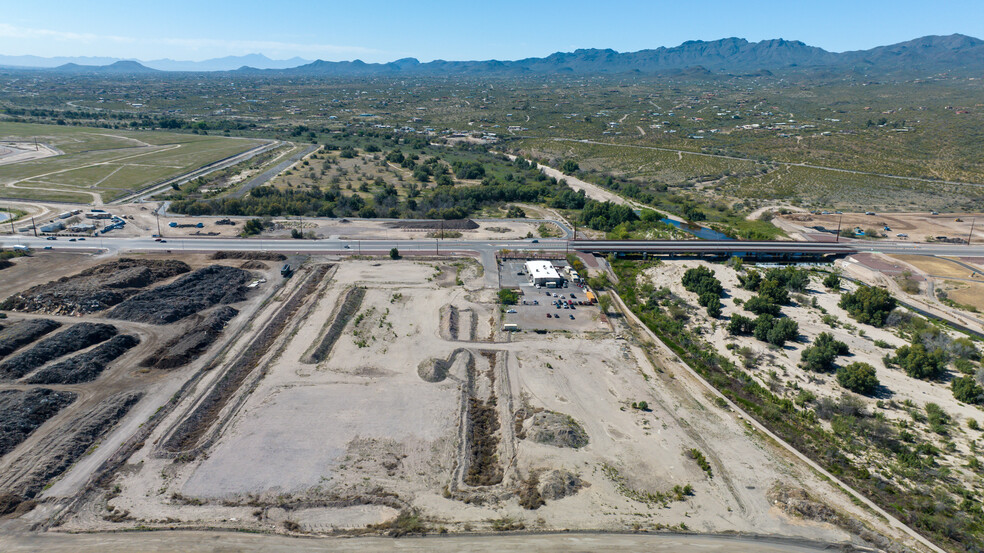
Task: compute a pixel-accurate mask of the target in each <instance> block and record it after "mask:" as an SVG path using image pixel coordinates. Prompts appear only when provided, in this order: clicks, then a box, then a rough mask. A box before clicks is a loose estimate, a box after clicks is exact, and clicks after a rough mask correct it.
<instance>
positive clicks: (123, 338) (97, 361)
mask: <svg viewBox="0 0 984 553" xmlns="http://www.w3.org/2000/svg"><path fill="white" fill-rule="evenodd" d="M139 343H140V338H137V337H136V336H131V335H129V334H121V335H119V336H113V337H112V338H111V339H110V340H109V341H108V342H106V343H105V344H101V345H99V346H97V347H96V348H94V349H93V350H91V351H87V352H85V353H80V354H78V355H76V356H74V357H69V358H68V359H66V360H64V361H59V362H58V363H55V364H54V365H50V366H47V367H45V368H43V369H41V370H40V371H38V372H36V373H34V374H33V375H31V376H30V377H29V378H28V379H27V382H29V383H31V384H81V383H82V382H89V381H91V380H95V379H96V378H97V377H98V376H99V375H100V374H101V373H102V372H103V370H105V369H106V367H107V366H108V365H109V364H110V363H112V362H113V360H114V359H116V358H117V357H119V356H121V355H123V354H124V353H126V352H127V351H129V350H130V348H132V347H134V346H136V345H137V344H139Z"/></svg>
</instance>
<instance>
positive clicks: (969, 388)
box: [951, 376, 984, 404]
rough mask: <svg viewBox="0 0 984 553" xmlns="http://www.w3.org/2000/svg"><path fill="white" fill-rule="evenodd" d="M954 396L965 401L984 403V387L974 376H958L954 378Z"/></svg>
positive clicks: (952, 385)
mask: <svg viewBox="0 0 984 553" xmlns="http://www.w3.org/2000/svg"><path fill="white" fill-rule="evenodd" d="M951 387H952V388H953V397H954V398H956V399H957V401H962V402H964V403H972V404H980V403H984V389H982V388H981V387H980V386H979V385H978V384H977V382H975V381H974V377H972V376H958V377H957V378H954V379H953V384H951Z"/></svg>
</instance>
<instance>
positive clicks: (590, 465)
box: [62, 260, 866, 542]
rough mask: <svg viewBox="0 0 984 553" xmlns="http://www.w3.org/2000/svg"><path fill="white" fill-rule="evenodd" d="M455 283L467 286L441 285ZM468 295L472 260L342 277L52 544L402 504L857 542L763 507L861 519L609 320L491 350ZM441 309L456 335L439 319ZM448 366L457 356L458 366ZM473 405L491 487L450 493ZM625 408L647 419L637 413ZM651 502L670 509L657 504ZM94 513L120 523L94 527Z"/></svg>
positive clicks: (489, 326)
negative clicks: (223, 412)
mask: <svg viewBox="0 0 984 553" xmlns="http://www.w3.org/2000/svg"><path fill="white" fill-rule="evenodd" d="M456 274H457V275H458V276H459V277H460V278H461V279H462V281H463V282H464V284H463V285H457V284H455V279H456ZM356 284H357V285H359V286H363V287H365V288H366V293H365V297H364V299H363V300H362V303H361V305H360V306H359V308H358V310H357V313H355V314H354V316H353V317H352V319H351V320H350V321H349V322H348V323H347V324H346V326H345V328H344V331H343V333H342V334H341V336H340V338H339V339H338V341H337V342H336V343H335V345H334V348H333V349H332V350H331V354H330V355H329V356H328V357H327V358H326V359H325V360H324V361H322V362H320V363H314V364H308V363H305V362H303V359H305V358H306V354H307V353H308V352H310V351H311V349H312V348H313V347H314V346H315V345H316V344H317V343H319V341H320V337H321V335H322V333H323V332H324V331H325V329H326V328H327V327H328V325H329V324H330V322H331V321H332V320H333V319H334V317H335V316H336V315H337V306H338V305H339V303H340V302H339V300H340V298H342V297H343V296H344V295H345V292H346V291H347V290H348V289H349V288H350V287H351V286H353V285H356ZM482 284H483V282H482V278H481V277H480V276H479V274H478V271H477V270H476V269H475V268H473V267H472V265H470V264H469V265H466V266H463V267H461V270H460V272H459V270H458V269H457V268H454V267H435V266H434V265H432V264H428V263H421V262H414V261H409V260H406V261H399V262H391V261H385V262H383V261H380V262H374V261H346V262H345V263H342V264H339V265H338V267H337V269H336V272H335V273H334V274H333V276H332V277H331V279H330V281H329V283H328V284H327V285H326V287H325V288H324V289H322V290H320V291H319V292H317V294H316V299H315V300H312V301H311V302H310V304H309V305H308V306H307V307H305V308H302V310H301V311H300V312H299V313H300V315H299V317H298V318H299V320H298V321H297V326H296V327H289V328H288V330H285V333H286V334H287V336H285V338H284V342H283V347H282V349H279V350H278V352H279V353H277V354H276V355H275V356H274V357H271V362H270V364H269V365H267V369H266V372H265V375H264V376H263V378H262V380H260V381H259V382H258V384H257V386H256V388H255V389H254V390H253V391H252V393H250V395H249V396H248V397H246V400H245V402H244V403H243V404H242V406H241V407H238V408H236V410H235V411H234V414H233V417H232V419H231V421H230V422H229V423H228V425H227V426H225V427H224V430H223V431H222V433H221V437H220V439H219V440H218V441H217V442H215V443H214V444H213V445H212V446H210V447H209V448H208V449H207V451H206V452H205V454H204V455H201V456H199V457H196V458H195V459H194V460H190V461H189V460H183V461H181V460H179V461H177V462H175V461H172V460H171V459H165V458H160V457H157V456H155V455H153V454H152V450H153V446H152V445H151V444H152V442H154V441H157V440H159V439H160V437H161V433H162V432H164V431H165V430H166V429H167V428H170V427H171V425H172V422H170V421H173V420H177V419H178V418H180V417H181V416H182V412H183V410H182V407H181V406H179V408H178V409H176V410H175V412H174V414H173V416H172V417H171V419H169V421H165V422H164V423H163V424H162V425H161V426H160V428H159V429H158V430H156V431H155V432H154V433H153V434H152V435H151V436H150V437H149V438H148V440H147V445H145V446H144V448H143V449H141V450H139V451H138V452H137V453H136V454H135V455H134V456H133V457H132V458H131V459H130V460H129V462H128V464H127V467H126V468H125V469H124V470H122V471H120V473H119V474H118V475H117V477H116V479H115V481H114V486H115V487H116V488H117V490H118V492H119V493H118V495H116V494H115V492H114V497H112V498H109V499H108V503H103V502H102V501H100V500H96V501H93V502H90V503H89V504H88V506H87V507H86V508H84V509H81V510H79V511H77V512H76V513H74V514H72V515H71V516H70V517H68V519H67V520H66V521H65V524H64V526H63V527H62V528H63V529H66V530H83V529H90V530H91V529H106V530H108V529H119V528H127V527H132V526H134V525H137V524H141V525H149V526H151V527H154V526H158V525H165V526H169V527H200V526H203V525H204V526H210V527H225V528H246V529H253V530H264V531H284V528H285V527H286V526H285V524H286V522H285V521H289V522H290V524H291V525H296V526H291V527H292V528H295V529H296V530H298V531H300V532H304V533H315V534H323V533H330V532H333V531H338V530H345V529H349V530H355V529H360V528H364V527H365V525H366V524H376V523H382V522H385V521H387V520H390V519H392V518H393V517H394V516H395V515H396V513H397V512H398V511H399V510H400V509H403V508H407V507H416V508H419V509H420V510H421V512H422V513H423V514H424V516H425V517H426V519H427V520H428V521H429V523H430V524H433V525H435V526H443V527H446V528H448V529H449V530H451V531H467V530H473V531H474V530H489V529H491V526H492V523H493V521H495V520H500V521H501V520H509V521H511V522H514V523H522V525H523V526H524V527H525V528H526V529H535V530H547V531H549V530H561V529H565V528H580V529H588V528H590V529H599V530H631V529H634V528H650V529H652V528H669V527H677V528H680V527H681V524H682V525H685V526H686V527H687V528H689V529H692V530H695V531H699V532H739V533H748V532H752V533H762V534H770V535H783V536H796V537H802V538H809V539H819V540H827V541H833V542H845V541H850V540H851V539H852V538H851V537H850V536H849V535H848V534H847V533H846V532H844V531H843V530H841V529H838V528H835V527H832V526H830V525H827V524H820V523H813V522H809V521H803V520H797V519H792V518H789V517H788V516H786V515H784V514H783V513H782V512H781V511H779V510H778V509H777V508H776V507H774V506H773V505H772V504H771V503H770V501H769V500H768V498H767V497H766V494H767V492H768V490H769V489H770V488H771V487H772V486H774V485H776V484H777V483H782V484H784V485H787V486H790V487H801V488H805V489H809V490H811V493H817V492H819V493H821V494H822V496H824V497H826V498H827V499H828V500H832V501H833V504H834V505H836V506H837V508H839V509H843V510H844V511H845V512H849V513H852V516H861V517H866V515H864V514H863V513H862V512H860V511H858V510H857V508H856V507H854V506H853V504H851V503H850V502H849V501H847V500H846V499H844V498H843V497H842V496H840V495H839V494H838V493H837V492H835V491H833V490H832V489H830V488H829V487H828V486H827V484H825V483H824V482H822V481H820V480H819V479H818V478H817V477H815V476H813V475H812V473H811V472H810V471H808V470H804V469H803V468H801V467H800V466H799V465H797V464H796V463H791V462H790V460H789V459H787V458H786V456H785V455H783V454H781V453H778V452H777V450H775V449H774V448H773V447H772V446H771V445H770V444H769V443H768V442H766V441H764V440H762V439H761V438H759V437H758V435H757V434H755V433H753V432H750V431H749V430H748V429H747V428H746V426H745V423H744V422H743V421H742V420H739V419H738V418H736V417H734V416H733V414H731V413H729V412H728V411H726V410H722V409H721V408H719V407H717V406H716V405H715V404H714V403H713V402H711V401H710V400H709V399H708V397H707V396H706V395H705V393H703V392H700V391H699V389H697V388H694V387H693V386H691V385H690V384H687V383H686V382H684V381H682V380H680V379H678V378H677V376H676V375H674V374H673V371H672V370H669V369H667V368H666V367H664V366H662V365H661V364H660V365H654V364H653V361H652V360H650V359H649V357H647V354H646V353H645V352H644V348H646V347H647V346H646V344H645V343H643V342H641V341H640V340H639V339H638V338H636V336H635V334H634V332H633V331H632V329H631V328H629V327H628V326H626V325H625V323H624V322H619V321H616V323H615V325H616V326H615V327H614V328H615V332H614V333H612V332H597V331H590V332H573V331H566V332H551V333H546V334H537V333H532V332H531V333H510V334H508V335H504V334H501V333H499V332H498V331H496V330H495V329H497V328H498V327H499V326H500V324H501V322H500V315H499V313H498V308H497V307H496V306H495V305H494V304H492V303H491V302H492V300H493V297H494V290H490V289H484V288H482ZM287 296H288V294H287V293H284V294H283V295H281V296H280V301H285V300H286V298H287ZM452 306H453V307H454V309H455V310H456V311H457V313H458V315H457V316H456V317H457V318H456V319H454V318H449V315H448V313H449V310H450V309H451V307H452ZM267 309H272V307H267ZM259 317H261V318H262V317H263V315H259ZM452 320H457V321H458V323H457V339H454V338H453V337H452V334H453V333H452V332H451V327H450V326H449V325H451V321H452ZM244 339H245V338H244ZM234 349H235V348H234ZM458 351H463V352H465V353H466V354H461V355H459V356H455V352H458ZM467 354H470V357H469V355H467ZM468 358H471V359H473V360H474V368H473V369H471V368H469V367H468V363H467V361H466V360H467V359H468ZM434 359H444V360H451V365H450V368H449V370H448V375H447V377H446V378H445V379H443V380H440V379H438V380H437V381H425V380H424V379H423V378H422V376H421V374H422V373H420V371H421V370H422V367H428V366H430V365H429V364H432V363H433V361H434ZM205 385H207V381H205V380H203V381H202V386H203V387H204V386H205ZM469 394H476V395H477V396H476V397H483V398H490V397H491V396H492V395H493V394H494V395H495V396H496V402H495V404H494V405H495V410H496V412H497V414H498V417H499V421H500V423H501V424H500V428H499V430H498V433H497V435H498V436H499V440H500V441H499V445H498V447H497V452H498V456H497V463H498V464H499V466H500V468H501V470H502V473H503V481H502V483H500V484H493V485H489V486H469V485H467V484H465V483H464V481H463V480H462V479H461V474H462V470H463V464H462V463H463V462H464V459H465V457H466V455H467V447H466V445H465V442H463V441H462V436H463V435H464V434H462V432H463V428H464V426H463V424H464V423H463V417H465V414H464V413H465V411H463V405H465V403H463V402H464V399H465V398H466V397H467V396H468V395H469ZM640 400H645V401H647V402H648V404H649V406H650V409H651V410H649V411H640V410H638V409H634V408H632V406H631V404H632V403H633V402H637V401H640ZM189 402H193V399H189V400H187V401H186V402H183V404H185V403H188V404H190V403H189ZM539 410H547V411H554V412H557V413H561V414H564V415H569V416H570V417H572V418H573V419H574V420H575V421H577V422H578V423H579V424H580V425H581V426H582V427H583V428H584V430H585V431H586V433H587V435H588V437H589V443H588V445H586V446H584V447H581V448H580V449H570V448H564V447H557V446H553V445H546V444H541V443H536V442H534V441H532V440H531V439H529V438H528V437H526V438H524V437H523V435H522V433H521V432H520V429H524V428H525V429H528V427H529V425H530V424H531V422H530V421H526V422H523V419H524V416H522V415H520V417H519V424H518V425H517V424H515V423H514V421H515V420H516V418H515V416H516V414H517V413H524V412H525V413H527V414H529V413H532V412H534V411H539ZM531 420H532V419H531ZM690 448H697V449H699V450H701V451H702V452H703V453H704V454H705V455H706V456H707V458H708V460H709V462H710V463H711V466H712V469H713V477H709V476H708V475H707V474H706V473H704V471H703V470H701V468H700V467H699V466H698V465H697V464H696V463H695V462H694V461H693V460H692V459H690V458H688V457H687V456H686V455H685V452H686V451H687V450H689V449H690ZM555 470H564V471H568V472H569V473H571V474H573V475H576V476H577V477H578V478H580V479H581V480H582V482H583V487H582V488H581V489H580V490H579V491H576V492H575V493H573V495H569V496H567V497H564V498H561V499H557V500H549V501H547V503H546V505H544V506H542V507H540V508H539V509H537V510H533V511H530V510H526V509H524V508H522V507H520V505H519V504H518V503H517V499H516V495H515V494H516V491H517V489H518V488H520V487H521V486H522V483H523V481H524V480H525V479H527V478H528V477H530V475H532V474H541V475H545V474H547V473H548V472H549V471H555ZM687 484H689V485H691V486H692V488H693V495H691V496H682V497H680V498H675V497H674V494H673V492H672V489H673V487H674V486H681V487H682V486H684V485H687ZM646 494H651V495H649V496H646ZM658 494H668V495H667V496H665V499H652V498H654V497H655V496H656V495H658ZM647 497H649V498H650V499H646V498H647ZM466 500H467V501H466ZM107 509H115V512H117V513H123V512H125V513H126V517H127V518H126V519H125V520H123V521H122V522H115V523H114V522H109V521H107V520H105V519H104V518H103V516H104V515H106V514H107V512H108V511H107Z"/></svg>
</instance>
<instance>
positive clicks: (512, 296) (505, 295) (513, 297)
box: [499, 288, 519, 305]
mask: <svg viewBox="0 0 984 553" xmlns="http://www.w3.org/2000/svg"><path fill="white" fill-rule="evenodd" d="M518 301H519V294H517V293H516V291H515V290H510V289H508V288H503V289H502V290H499V303H501V304H502V305H516V303H517V302H518Z"/></svg>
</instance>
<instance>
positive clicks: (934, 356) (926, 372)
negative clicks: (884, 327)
mask: <svg viewBox="0 0 984 553" xmlns="http://www.w3.org/2000/svg"><path fill="white" fill-rule="evenodd" d="M890 362H892V363H894V364H896V365H898V366H900V367H902V370H904V371H905V374H907V375H909V376H911V377H912V378H921V379H936V378H939V377H941V376H943V373H944V372H945V371H946V365H947V363H948V362H949V356H948V355H947V353H946V351H944V350H942V349H937V350H933V351H932V352H929V351H927V350H926V346H924V345H922V344H912V345H908V346H902V347H900V348H898V349H896V350H895V357H894V358H891V359H890Z"/></svg>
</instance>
